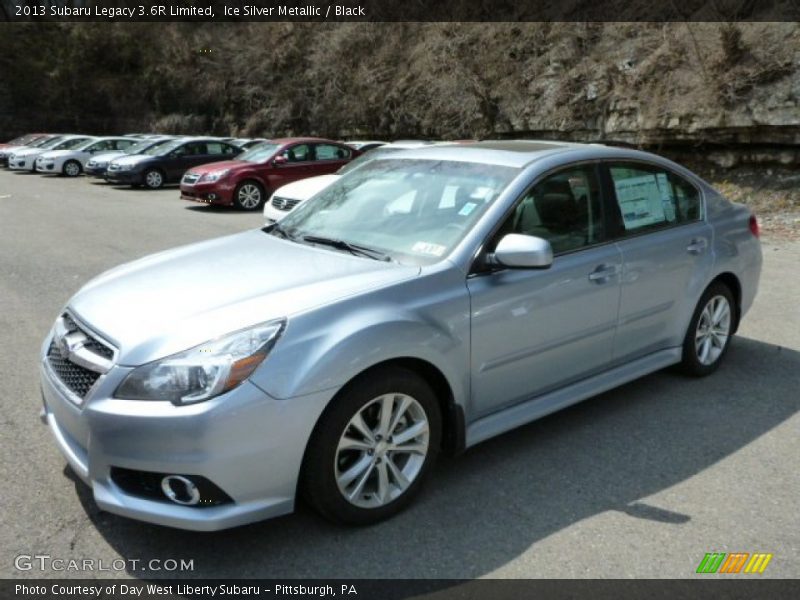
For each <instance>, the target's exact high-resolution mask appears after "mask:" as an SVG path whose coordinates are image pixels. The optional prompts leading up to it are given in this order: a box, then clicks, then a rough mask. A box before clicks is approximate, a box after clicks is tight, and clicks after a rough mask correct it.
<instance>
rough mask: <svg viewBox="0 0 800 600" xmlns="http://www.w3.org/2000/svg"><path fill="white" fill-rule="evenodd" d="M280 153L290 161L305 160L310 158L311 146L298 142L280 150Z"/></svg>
mask: <svg viewBox="0 0 800 600" xmlns="http://www.w3.org/2000/svg"><path fill="white" fill-rule="evenodd" d="M281 155H282V156H285V157H286V160H287V161H289V162H290V163H293V162H305V161H307V160H311V146H310V145H308V144H298V145H297V146H292V147H291V148H287V149H286V150H284V151H283V152H281Z"/></svg>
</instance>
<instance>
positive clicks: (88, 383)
mask: <svg viewBox="0 0 800 600" xmlns="http://www.w3.org/2000/svg"><path fill="white" fill-rule="evenodd" d="M47 360H48V362H49V363H50V367H52V369H53V371H54V372H55V374H56V376H57V377H58V378H59V379H60V380H61V383H63V384H64V385H65V386H67V388H69V390H70V391H71V392H72V393H73V394H75V395H76V396H78V397H79V398H85V397H86V394H88V393H89V390H90V389H92V386H93V385H94V383H95V381H97V380H98V378H99V377H100V373H95V372H94V371H90V370H89V369H86V368H84V367H82V366H80V365H76V364H75V363H74V362H71V361H69V360H67V359H65V358H61V354H60V353H59V351H58V348H56V345H55V344H54V343H52V342H51V343H50V348H49V350H48V351H47Z"/></svg>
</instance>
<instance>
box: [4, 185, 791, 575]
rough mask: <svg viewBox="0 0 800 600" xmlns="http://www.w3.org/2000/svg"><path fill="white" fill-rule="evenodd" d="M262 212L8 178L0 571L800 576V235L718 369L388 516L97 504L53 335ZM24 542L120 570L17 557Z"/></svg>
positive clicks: (463, 477) (437, 484) (558, 422)
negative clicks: (116, 292)
mask: <svg viewBox="0 0 800 600" xmlns="http://www.w3.org/2000/svg"><path fill="white" fill-rule="evenodd" d="M261 221H262V220H261V217H260V215H259V214H252V213H241V212H235V211H231V210H222V209H216V208H211V207H206V206H202V205H194V204H190V203H187V202H183V201H181V200H179V199H178V190H177V189H176V188H167V189H165V190H162V191H158V192H150V191H143V190H131V189H122V188H119V189H116V188H113V187H110V186H108V185H106V184H102V183H94V182H92V181H90V180H87V179H86V178H83V177H81V178H77V179H64V178H60V177H42V176H39V175H27V174H17V173H11V172H8V171H0V327H2V338H1V339H2V344H0V374H1V375H2V379H0V381H1V382H2V383H1V384H0V390H2V396H1V397H0V401H1V402H2V411H1V412H0V416H1V417H2V435H1V436H0V450H1V451H0V479H2V481H3V485H2V491H1V492H0V499H1V500H2V511H0V576H1V577H86V576H90V577H91V576H101V577H148V578H150V577H159V576H177V577H280V578H292V577H340V578H353V577H363V578H373V577H375V578H395V577H397V578H406V577H408V578H473V577H494V578H503V577H522V578H528V577H530V578H538V577H554V578H560V577H601V578H602V577H623V578H625V577H651V578H653V577H655V578H661V577H664V578H673V577H674V578H683V577H696V576H697V575H695V570H696V568H697V566H698V564H699V563H700V561H701V559H702V558H703V556H704V555H705V553H707V552H751V553H754V552H767V553H772V554H773V558H772V561H771V562H770V564H769V566H768V568H767V569H766V571H765V572H764V574H763V575H760V577H798V576H800V531H798V523H800V502H798V497H800V443H799V442H798V440H800V414H798V410H799V409H800V391H799V390H800V308H798V298H800V243H798V242H789V241H777V240H775V241H770V240H769V239H765V240H764V258H765V262H764V271H763V274H762V282H761V288H760V292H759V296H758V298H757V301H756V304H755V306H754V308H753V309H752V311H751V313H750V314H749V315H748V316H747V317H746V318H745V320H744V322H743V323H742V326H741V328H740V331H739V335H738V336H737V338H736V339H735V340H734V343H733V345H732V347H731V348H730V352H729V354H728V356H727V357H726V360H725V361H724V363H723V365H722V367H721V368H720V370H719V371H718V372H717V373H716V374H715V375H713V376H711V377H708V378H705V379H701V380H693V379H688V378H685V377H683V376H681V375H677V374H675V373H673V372H670V371H665V372H660V373H657V374H654V375H651V376H648V377H646V378H644V379H641V380H639V381H636V382H633V383H631V384H628V385H625V386H624V387H622V388H619V389H617V390H613V391H611V392H608V393H605V394H602V395H600V396H598V397H596V398H593V399H591V400H588V401H586V402H584V403H582V404H579V405H577V406H575V407H572V408H570V409H568V410H565V411H562V412H560V413H557V414H555V415H553V416H550V417H548V418H545V419H543V420H540V421H538V422H535V423H533V424H530V425H528V426H525V427H522V428H520V429H517V430H515V431H513V432H511V433H509V434H506V435H503V436H501V437H499V438H495V439H493V440H490V441H488V442H485V443H483V444H481V445H479V446H477V447H475V448H472V449H470V450H469V451H468V452H467V453H466V454H464V455H462V456H460V457H457V458H454V459H443V460H441V461H440V463H439V466H438V467H437V470H436V472H435V473H434V476H433V477H432V479H431V481H430V485H429V486H428V488H427V490H426V491H425V492H424V493H423V494H422V496H421V497H420V498H419V500H418V501H417V502H416V503H415V504H414V505H413V506H412V507H411V508H410V509H409V510H407V511H406V512H404V513H403V514H401V515H400V516H399V517H397V518H395V519H393V520H391V521H388V522H384V523H382V524H379V525H377V526H374V527H370V528H363V529H347V528H341V527H336V526H333V525H331V524H329V523H327V522H325V521H323V520H321V519H320V518H318V517H317V516H316V515H315V514H314V513H312V512H311V511H309V510H308V509H306V508H304V507H302V506H301V507H300V508H299V510H298V512H297V513H296V514H294V515H291V516H287V517H283V518H280V519H275V520H272V521H266V522H263V523H258V524H254V525H250V526H246V527H242V528H238V529H235V530H230V531H225V532H220V533H213V534H200V533H190V532H185V531H179V530H173V529H167V528H162V527H157V526H153V525H147V524H143V523H138V522H135V521H131V520H127V519H124V518H121V517H117V516H114V515H111V514H107V513H103V512H100V511H99V510H98V509H97V507H96V505H95V504H94V502H93V499H92V495H91V492H90V491H89V490H88V489H87V487H86V486H85V485H84V484H83V483H80V482H79V481H77V479H75V478H74V477H72V476H71V473H70V472H69V470H68V468H67V467H66V463H65V461H64V459H63V458H62V457H61V455H60V454H59V453H58V451H57V449H56V447H55V444H54V443H53V442H52V441H51V439H50V433H49V432H48V431H47V429H46V428H45V427H44V426H43V425H42V424H41V423H40V422H39V419H38V413H39V407H40V405H41V400H40V395H39V390H38V383H37V378H38V367H37V363H38V352H39V345H40V344H41V342H42V340H43V338H44V337H45V335H46V334H47V332H48V330H49V328H50V326H51V325H52V322H53V320H54V318H55V317H56V316H57V314H58V312H59V310H60V309H61V307H62V306H63V305H64V303H65V302H66V301H67V300H68V299H69V297H70V296H71V295H72V294H73V293H74V292H75V291H77V290H78V288H79V287H80V286H81V285H82V284H83V283H85V282H86V281H87V280H89V279H90V278H91V277H93V276H95V275H97V274H98V273H100V272H102V271H104V270H105V269H108V268H110V267H113V266H115V265H117V264H120V263H122V262H125V261H129V260H133V259H136V258H139V257H141V256H144V255H146V254H149V253H152V252H157V251H160V250H164V249H167V248H171V247H174V246H178V245H181V244H186V243H191V242H194V241H199V240H203V239H208V238H211V237H215V236H220V235H225V234H229V233H234V232H237V231H242V230H245V229H248V228H253V227H258V226H259V225H260V224H261ZM210 260H211V259H210ZM252 260H263V261H269V260H270V257H269V256H253V257H252ZM119 318H120V319H124V318H125V315H124V314H120V315H119ZM19 555H49V556H51V557H53V558H62V559H66V560H69V559H76V560H83V559H92V560H94V561H100V560H102V561H103V565H104V566H105V567H106V568H108V569H109V570H105V571H96V572H80V571H78V572H76V571H66V572H61V571H53V570H45V571H39V570H38V568H34V569H31V570H22V571H20V570H18V569H16V568H15V557H17V556H19ZM115 559H125V561H126V563H125V566H124V567H122V568H117V567H119V566H120V565H121V564H122V563H121V562H120V561H119V560H118V561H117V562H116V563H113V561H114V560H115ZM151 559H157V560H161V561H164V560H166V559H175V560H178V561H180V560H182V559H183V560H190V561H193V570H191V571H185V572H166V571H164V570H161V571H159V570H157V568H158V564H159V563H151V564H148V561H150V560H151ZM135 561H141V562H139V563H136V562H135ZM95 564H96V568H97V563H95ZM161 564H164V563H161ZM112 565H115V566H112ZM704 577H725V576H724V575H712V576H708V575H705V576H704ZM728 577H753V576H751V575H738V576H728ZM756 577H758V576H756Z"/></svg>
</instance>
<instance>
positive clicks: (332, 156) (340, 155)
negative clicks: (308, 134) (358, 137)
mask: <svg viewBox="0 0 800 600" xmlns="http://www.w3.org/2000/svg"><path fill="white" fill-rule="evenodd" d="M348 158H350V150H347V149H346V148H342V147H341V146H334V145H333V144H317V146H316V160H347V159H348Z"/></svg>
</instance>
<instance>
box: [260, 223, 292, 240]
mask: <svg viewBox="0 0 800 600" xmlns="http://www.w3.org/2000/svg"><path fill="white" fill-rule="evenodd" d="M264 231H266V232H267V233H271V234H277V235H279V236H281V237H282V238H283V239H286V240H289V241H292V242H293V241H294V236H293V235H292V234H290V233H289V232H288V231H286V230H285V229H284V228H283V227H281V226H280V224H278V223H274V224H273V225H269V226H268V227H266V228H264Z"/></svg>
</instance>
